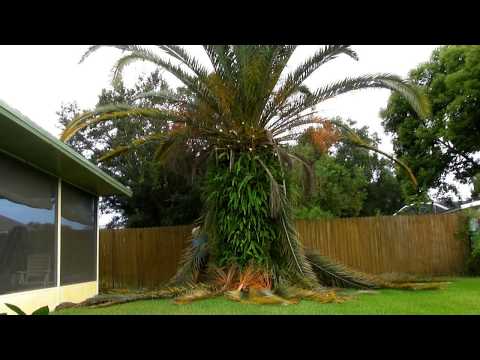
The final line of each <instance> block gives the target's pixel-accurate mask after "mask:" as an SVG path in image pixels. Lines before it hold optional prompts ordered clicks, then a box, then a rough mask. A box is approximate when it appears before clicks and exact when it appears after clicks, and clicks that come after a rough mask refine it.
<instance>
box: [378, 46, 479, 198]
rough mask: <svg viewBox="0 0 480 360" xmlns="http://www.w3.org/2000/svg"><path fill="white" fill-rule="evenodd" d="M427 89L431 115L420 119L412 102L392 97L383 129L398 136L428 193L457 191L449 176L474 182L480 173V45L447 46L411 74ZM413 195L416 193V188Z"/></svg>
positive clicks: (396, 146)
mask: <svg viewBox="0 0 480 360" xmlns="http://www.w3.org/2000/svg"><path fill="white" fill-rule="evenodd" d="M410 79H411V80H412V81H413V82H415V83H416V84H418V85H419V86H422V87H423V88H424V89H425V92H426V95H427V96H428V97H429V99H430V102H431V106H432V115H431V116H430V117H428V118H426V119H425V120H422V119H420V118H419V117H418V116H417V115H416V114H415V113H414V112H413V111H412V110H411V108H410V107H409V105H408V103H407V102H406V101H405V100H404V99H402V98H401V97H400V96H398V95H397V94H392V95H391V97H390V99H389V102H388V106H387V108H386V109H385V110H384V111H382V114H381V115H382V118H383V120H384V121H383V125H384V127H385V129H386V131H387V132H389V133H392V134H393V135H394V149H395V152H396V154H397V155H398V156H400V157H402V158H403V159H404V160H405V161H406V162H407V163H408V164H409V166H410V167H411V168H412V169H413V171H414V173H415V174H416V176H417V179H418V180H419V183H420V185H421V186H420V187H421V188H423V189H424V190H426V189H430V188H436V189H439V190H440V192H443V193H445V192H447V191H449V190H455V188H454V187H452V186H451V185H449V184H448V183H447V182H446V180H445V177H446V175H447V174H448V173H452V174H454V175H455V177H456V179H457V180H459V181H461V182H463V183H472V181H473V177H474V175H475V174H477V173H478V172H479V171H480V159H479V158H478V156H477V157H476V156H475V154H478V152H479V151H480V141H479V135H478V134H480V46H479V45H468V46H444V47H440V48H438V49H436V50H435V51H434V52H433V54H432V56H431V59H430V60H429V61H428V62H426V63H424V64H421V65H420V66H418V67H417V68H416V69H414V70H412V71H411V72H410ZM406 190H407V191H408V190H409V193H412V189H407V188H406Z"/></svg>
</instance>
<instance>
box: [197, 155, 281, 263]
mask: <svg viewBox="0 0 480 360" xmlns="http://www.w3.org/2000/svg"><path fill="white" fill-rule="evenodd" d="M230 156H236V157H237V158H236V159H235V161H233V159H232V162H230ZM259 156H260V154H253V153H248V152H247V153H237V154H235V155H234V153H232V154H229V153H227V152H225V153H222V154H220V156H218V160H217V161H212V164H211V166H210V169H209V172H208V173H207V177H206V181H207V187H206V192H205V193H206V194H207V199H206V202H205V205H206V207H207V208H209V209H215V210H214V212H215V217H214V219H213V223H212V224H211V225H212V232H213V233H214V235H213V234H212V235H213V237H212V242H215V241H216V242H217V244H216V245H214V246H212V248H213V249H215V251H213V252H212V255H213V256H214V258H215V259H216V262H217V265H218V266H225V265H232V264H238V265H240V266H242V267H244V266H246V265H248V264H249V263H256V264H260V265H262V266H265V267H267V268H268V267H271V266H272V258H271V256H272V255H273V254H272V252H271V250H272V248H273V247H274V246H275V243H274V240H275V239H278V238H279V229H278V227H276V226H275V220H274V219H272V217H271V214H270V204H269V202H270V196H269V194H270V181H269V178H268V175H267V173H266V172H265V170H264V169H263V168H262V166H261V165H260V163H259V162H258V160H257V159H256V158H257V157H259ZM261 158H262V159H263V161H265V162H266V163H269V165H270V169H277V170H279V169H278V165H277V166H272V163H275V162H276V160H275V159H274V158H273V155H271V154H268V153H267V154H264V156H262V157H261ZM231 164H233V165H231ZM273 176H274V177H275V178H277V179H280V178H281V174H280V172H279V171H278V173H277V174H273Z"/></svg>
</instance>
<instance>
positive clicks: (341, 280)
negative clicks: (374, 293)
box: [306, 250, 379, 289]
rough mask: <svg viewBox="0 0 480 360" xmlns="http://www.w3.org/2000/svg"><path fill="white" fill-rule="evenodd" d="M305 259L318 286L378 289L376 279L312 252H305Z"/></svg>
mask: <svg viewBox="0 0 480 360" xmlns="http://www.w3.org/2000/svg"><path fill="white" fill-rule="evenodd" d="M306 257H307V259H308V261H309V262H310V264H311V265H312V268H313V271H314V272H315V275H316V276H317V278H318V281H319V282H320V284H322V285H324V286H331V287H340V288H357V289H375V288H378V287H379V284H378V279H377V278H374V277H373V276H370V275H367V274H364V273H361V272H359V271H355V270H353V269H350V268H348V267H347V266H345V265H342V264H339V263H337V262H335V261H333V260H331V259H329V258H327V257H325V256H322V255H320V254H318V253H317V252H315V251H313V250H309V251H307V252H306Z"/></svg>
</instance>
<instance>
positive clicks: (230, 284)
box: [213, 266, 238, 291]
mask: <svg viewBox="0 0 480 360" xmlns="http://www.w3.org/2000/svg"><path fill="white" fill-rule="evenodd" d="M213 273H214V274H213V283H214V284H215V285H216V286H217V287H218V288H219V289H220V291H228V290H234V289H235V288H237V287H238V269H237V267H236V266H230V267H229V268H228V269H227V270H226V271H225V269H224V268H217V267H215V268H214V269H213Z"/></svg>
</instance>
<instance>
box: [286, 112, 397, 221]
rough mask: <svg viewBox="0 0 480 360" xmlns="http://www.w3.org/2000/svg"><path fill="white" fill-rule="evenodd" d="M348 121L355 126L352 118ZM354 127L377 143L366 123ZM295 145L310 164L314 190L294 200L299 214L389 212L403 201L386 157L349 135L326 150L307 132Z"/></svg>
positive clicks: (300, 184) (308, 216) (298, 182)
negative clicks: (363, 145)
mask: <svg viewBox="0 0 480 360" xmlns="http://www.w3.org/2000/svg"><path fill="white" fill-rule="evenodd" d="M337 120H338V121H342V120H341V119H337ZM347 123H348V125H349V126H351V127H354V126H355V122H353V121H350V120H349V121H348V122H347ZM355 131H356V132H357V134H359V136H361V137H362V139H364V140H366V141H368V142H369V143H373V144H375V145H376V146H378V144H379V142H380V140H379V138H378V135H377V134H376V133H373V134H371V133H370V132H369V130H368V127H367V126H364V127H362V128H356V129H355ZM294 148H295V151H296V153H299V154H301V155H302V156H303V157H304V158H305V159H308V161H310V162H311V163H312V164H313V168H314V172H315V180H316V181H315V192H314V193H313V194H312V195H311V196H304V197H301V198H300V201H298V202H297V206H296V210H295V214H296V216H297V217H298V218H301V219H316V218H322V217H352V216H375V215H391V214H393V213H394V212H396V211H397V210H398V209H400V208H401V207H402V206H403V205H404V199H403V196H402V191H401V185H400V182H399V180H398V179H397V176H396V171H395V170H394V169H393V168H392V164H391V162H390V161H389V160H388V159H385V158H382V157H380V156H379V155H378V154H376V153H374V152H371V151H368V150H366V149H363V148H360V147H358V146H356V145H355V144H354V143H352V142H351V141H349V140H348V139H344V140H343V141H338V142H337V143H335V144H334V145H333V146H332V148H331V149H330V151H328V152H319V151H318V150H317V149H316V148H315V146H314V144H313V143H312V141H311V139H310V137H309V136H308V132H306V133H305V134H304V136H303V137H302V138H300V140H299V144H298V145H297V146H295V147H294ZM299 170H300V169H299V168H298V166H297V168H295V169H294V172H295V175H296V176H295V180H296V182H295V183H296V186H297V187H298V188H299V190H298V191H300V192H302V191H304V190H305V189H304V186H303V180H302V177H301V176H300V175H301V173H300V171H299Z"/></svg>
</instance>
